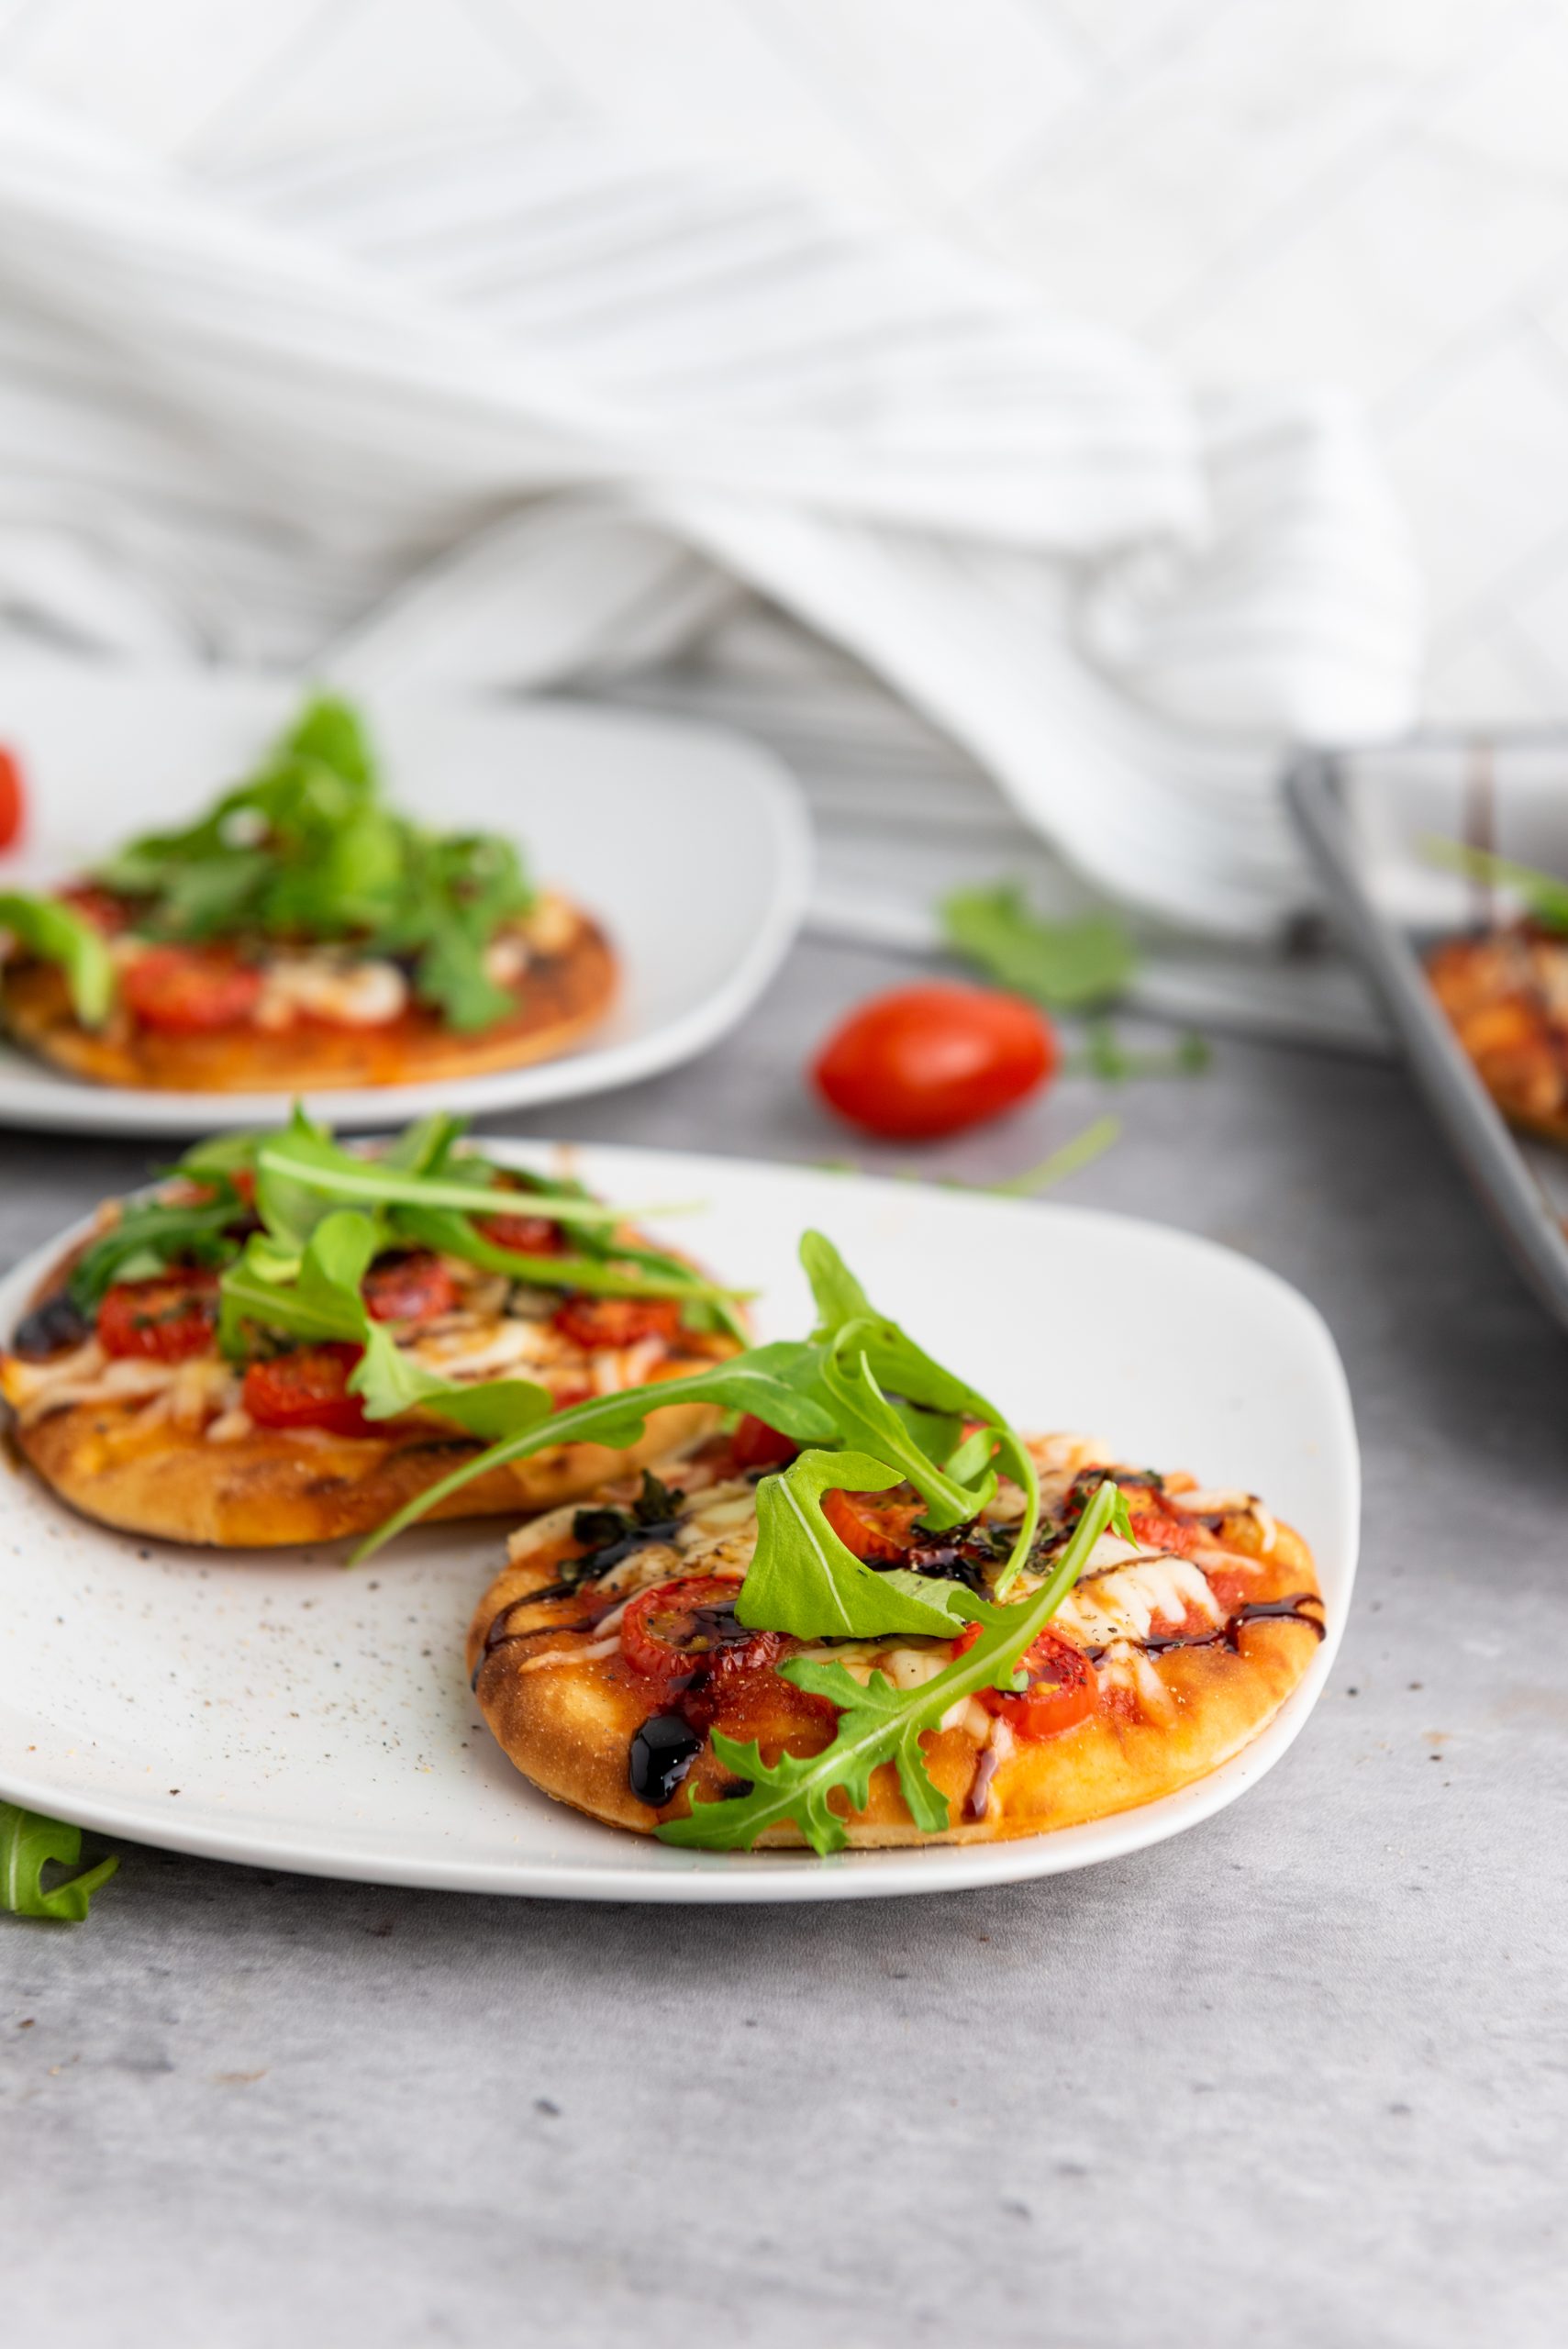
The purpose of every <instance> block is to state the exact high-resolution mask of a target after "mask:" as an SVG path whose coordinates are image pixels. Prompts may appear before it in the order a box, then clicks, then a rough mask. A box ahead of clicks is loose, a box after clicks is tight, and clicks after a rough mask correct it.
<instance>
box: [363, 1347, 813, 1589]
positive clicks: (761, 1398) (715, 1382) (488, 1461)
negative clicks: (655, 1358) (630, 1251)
mask: <svg viewBox="0 0 1568 2349" xmlns="http://www.w3.org/2000/svg"><path fill="white" fill-rule="evenodd" d="M801 1351H802V1349H801V1348H800V1347H798V1346H794V1345H791V1344H789V1343H788V1341H783V1342H781V1343H779V1344H776V1345H772V1346H758V1347H755V1348H754V1349H753V1350H752V1351H751V1353H744V1354H734V1355H732V1356H731V1357H730V1358H729V1360H728V1362H721V1363H715V1364H713V1366H712V1368H711V1369H709V1370H700V1371H694V1372H693V1373H692V1375H690V1376H689V1377H687V1378H657V1379H651V1380H650V1381H649V1383H648V1384H647V1385H646V1386H627V1387H623V1388H622V1389H621V1390H620V1391H619V1392H618V1393H617V1394H615V1395H598V1396H595V1397H594V1399H593V1400H592V1401H591V1402H588V1403H577V1404H574V1405H573V1408H572V1409H571V1410H569V1411H557V1412H556V1413H555V1414H554V1415H553V1416H552V1418H551V1419H550V1421H549V1422H548V1424H546V1425H541V1426H539V1427H535V1428H529V1429H525V1430H524V1431H523V1432H522V1433H521V1434H519V1435H516V1436H511V1437H508V1438H507V1439H506V1441H505V1442H499V1443H493V1444H492V1445H491V1446H490V1448H489V1450H488V1451H487V1452H482V1453H477V1454H476V1455H475V1457H474V1458H473V1459H472V1460H466V1461H464V1462H463V1463H462V1464H461V1466H459V1467H457V1468H454V1469H453V1470H452V1472H451V1474H450V1475H449V1476H443V1477H442V1479H441V1481H440V1483H439V1485H432V1486H429V1487H428V1490H427V1491H425V1492H422V1493H417V1494H416V1495H415V1497H414V1498H413V1499H412V1500H410V1501H407V1502H406V1503H405V1505H404V1506H403V1508H400V1509H399V1510H397V1512H396V1514H395V1516H392V1517H389V1518H388V1519H387V1520H386V1522H385V1524H384V1525H380V1526H378V1527H377V1528H376V1530H375V1531H374V1532H373V1534H371V1535H370V1536H369V1537H368V1538H367V1539H366V1540H365V1541H364V1542H361V1544H360V1546H359V1548H358V1549H357V1550H356V1551H355V1552H354V1555H353V1564H355V1565H358V1564H360V1563H361V1561H362V1560H363V1559H366V1558H373V1557H374V1555H375V1554H376V1552H377V1551H378V1550H382V1549H384V1548H385V1546H386V1544H387V1542H391V1541H392V1540H394V1539H395V1536H396V1535H397V1534H399V1533H402V1532H404V1531H406V1529H407V1527H409V1526H410V1525H414V1524H417V1521H418V1520H419V1519H420V1518H422V1517H424V1516H425V1515H426V1514H427V1513H428V1511H429V1510H430V1509H432V1508H435V1507H436V1506H437V1504H438V1503H439V1502H440V1501H444V1500H445V1499H446V1498H447V1497H448V1496H449V1494H451V1493H457V1492H461V1491H462V1487H463V1486H465V1485H468V1484H472V1483H473V1479H474V1478H475V1477H476V1476H482V1475H486V1474H487V1473H488V1472H489V1470H491V1469H492V1468H501V1467H505V1466H506V1464H508V1463H509V1462H511V1461H514V1460H525V1459H527V1458H528V1454H529V1453H534V1452H542V1451H546V1450H548V1449H550V1447H552V1446H553V1445H555V1444H558V1443H603V1444H608V1445H609V1446H610V1447H611V1448H612V1449H613V1450H616V1451H624V1450H625V1448H626V1447H627V1446H628V1444H633V1443H636V1442H639V1439H640V1438H641V1436H642V1434H643V1432H644V1431H645V1430H646V1428H647V1425H648V1421H649V1419H650V1418H651V1415H652V1414H653V1412H655V1411H659V1410H662V1409H663V1408H664V1406H665V1405H666V1404H668V1403H717V1404H718V1405H719V1406H720V1408H723V1409H725V1410H728V1411H751V1412H753V1413H754V1414H755V1416H756V1417H757V1418H758V1419H765V1420H766V1421H767V1424H768V1425H769V1427H773V1428H778V1429H780V1430H781V1431H783V1433H784V1434H785V1435H788V1436H793V1437H794V1439H795V1442H797V1443H804V1444H817V1443H830V1442H832V1440H833V1421H832V1418H831V1416H830V1414H829V1413H828V1411H827V1410H825V1409H824V1408H823V1407H822V1405H821V1404H820V1403H818V1402H817V1401H816V1400H815V1398H814V1397H812V1396H810V1395H809V1394H808V1393H806V1392H805V1391H804V1389H803V1386H801V1384H800V1383H798V1380H797V1378H796V1376H795V1375H792V1374H795V1372H796V1371H797V1369H798V1362H797V1357H798V1356H799V1354H800V1353H801Z"/></svg>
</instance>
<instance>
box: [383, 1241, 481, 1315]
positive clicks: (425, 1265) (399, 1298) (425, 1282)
mask: <svg viewBox="0 0 1568 2349" xmlns="http://www.w3.org/2000/svg"><path fill="white" fill-rule="evenodd" d="M360 1293H361V1296H362V1297H363V1298H364V1300H365V1310H366V1311H367V1313H368V1314H369V1315H370V1318H371V1319H372V1320H373V1321H434V1320H435V1319H436V1318H437V1316H438V1315H439V1314H441V1313H450V1311H451V1309H452V1307H453V1306H454V1305H455V1304H456V1303H457V1283H456V1281H455V1280H453V1278H452V1276H451V1274H450V1272H449V1270H448V1269H447V1267H446V1265H445V1264H442V1262H441V1260H440V1258H439V1256H437V1255H433V1254H432V1253H431V1252H430V1251H429V1250H428V1248H411V1249H409V1250H407V1251H406V1252H405V1253H403V1254H399V1255H393V1256H384V1257H382V1258H381V1260H380V1262H379V1263H377V1264H373V1265H372V1266H371V1268H370V1270H369V1272H368V1273H367V1274H366V1275H365V1276H364V1280H363V1282H362V1283H361V1292H360Z"/></svg>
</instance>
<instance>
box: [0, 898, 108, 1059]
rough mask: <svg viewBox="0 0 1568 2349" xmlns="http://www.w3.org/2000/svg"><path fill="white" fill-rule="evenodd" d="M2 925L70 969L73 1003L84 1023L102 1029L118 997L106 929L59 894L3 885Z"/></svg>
mask: <svg viewBox="0 0 1568 2349" xmlns="http://www.w3.org/2000/svg"><path fill="white" fill-rule="evenodd" d="M0 930H9V932H10V933H11V936H12V937H13V938H14V939H15V940H16V941H17V945H18V946H21V947H24V948H25V949H26V950H27V952H28V953H29V954H36V955H38V957H39V960H40V961H42V962H45V963H59V964H60V967H61V970H62V971H63V972H64V974H65V984H66V986H67V987H68V988H69V990H70V994H71V1008H72V1011H74V1013H75V1014H76V1017H77V1019H79V1020H80V1021H81V1022H82V1025H83V1028H101V1027H102V1026H103V1024H104V1022H105V1020H106V1019H107V1018H108V1016H109V1008H110V1006H111V1005H112V1004H113V1002H114V999H115V966H114V963H113V961H112V960H111V959H110V955H109V950H108V947H107V946H106V943H105V941H104V935H103V932H102V931H101V930H97V929H95V927H94V925H93V923H92V922H90V921H88V920H87V919H86V918H85V917H84V916H83V915H82V914H79V913H77V912H76V911H75V910H74V908H73V907H71V906H68V905H66V904H65V902H64V900H63V899H62V898H60V897H36V896H28V894H27V892H26V891H24V890H20V889H0Z"/></svg>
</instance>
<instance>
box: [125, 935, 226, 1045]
mask: <svg viewBox="0 0 1568 2349" xmlns="http://www.w3.org/2000/svg"><path fill="white" fill-rule="evenodd" d="M120 992H121V994H122V996H124V999H125V1004H126V1008H127V1009H128V1011H129V1012H130V1014H131V1016H132V1018H133V1019H139V1020H140V1022H141V1024H142V1026H143V1027H144V1028H158V1029H161V1030H165V1031H166V1032H167V1033H169V1034H171V1035H192V1034H195V1033H197V1032H199V1031H201V1030H206V1029H214V1028H240V1027H243V1026H244V1024H245V1022H246V1020H248V1019H250V1015H251V1013H252V1012H253V1011H254V1010H255V1008H256V1004H257V1000H258V998H259V996H260V995H261V973H260V972H259V971H253V970H251V969H250V966H249V964H247V963H236V962H235V961H234V960H233V959H232V957H230V956H228V955H227V954H217V953H206V952H202V951H201V950H200V949H199V948H196V947H192V946H154V947H151V948H150V949H149V951H148V952H147V953H145V954H139V955H138V957H137V959H136V961H135V962H134V963H128V965H127V967H126V970H125V972H124V973H123V974H122V976H121V979H120Z"/></svg>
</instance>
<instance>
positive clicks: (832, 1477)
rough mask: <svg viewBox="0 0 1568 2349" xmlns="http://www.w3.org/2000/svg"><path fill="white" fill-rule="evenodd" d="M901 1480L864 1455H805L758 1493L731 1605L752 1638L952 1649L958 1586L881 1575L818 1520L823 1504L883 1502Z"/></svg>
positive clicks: (897, 1574) (823, 1520)
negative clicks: (905, 1641)
mask: <svg viewBox="0 0 1568 2349" xmlns="http://www.w3.org/2000/svg"><path fill="white" fill-rule="evenodd" d="M900 1481H901V1480H900V1475H899V1472H898V1470H897V1469H896V1468H890V1467H889V1466H888V1465H887V1464H886V1463H885V1462H884V1461H881V1460H873V1458H872V1457H871V1456H870V1455H869V1453H863V1452H803V1453H801V1455H800V1457H799V1459H798V1460H795V1461H794V1462H792V1464H790V1466H789V1467H787V1468H784V1469H782V1470H781V1471H780V1472H779V1474H778V1475H775V1476H767V1477H764V1478H763V1480H762V1483H761V1484H760V1485H759V1486H758V1487H757V1550H756V1555H755V1557H754V1558H753V1560H752V1562H751V1571H750V1573H749V1574H748V1575H747V1576H746V1580H745V1582H744V1583H743V1584H742V1586H741V1589H740V1597H739V1598H738V1599H737V1600H736V1602H735V1612H736V1616H737V1618H738V1619H739V1620H740V1622H742V1623H745V1624H747V1625H748V1626H749V1627H750V1628H751V1629H752V1630H754V1631H760V1630H766V1631H793V1632H795V1634H796V1636H797V1637H798V1638H801V1639H806V1640H809V1639H820V1638H825V1637H836V1638H843V1639H874V1638H876V1637H877V1636H878V1634H879V1633H881V1632H884V1631H886V1632H895V1631H897V1632H905V1633H914V1634H915V1635H916V1636H917V1637H918V1636H921V1635H924V1636H926V1637H928V1638H930V1637H935V1638H938V1639H943V1638H946V1639H951V1637H952V1634H953V1632H954V1631H956V1630H957V1629H958V1628H959V1626H958V1623H957V1621H956V1620H955V1619H954V1617H953V1614H952V1600H953V1598H954V1596H955V1594H956V1593H957V1591H958V1588H959V1586H958V1585H957V1584H956V1583H951V1582H941V1581H932V1580H929V1579H927V1578H926V1577H924V1576H922V1575H917V1574H907V1573H900V1572H897V1571H895V1572H894V1573H892V1574H886V1573H879V1572H878V1571H877V1570H876V1568H875V1567H873V1566H868V1565H866V1564H863V1563H862V1560H861V1559H859V1558H857V1557H856V1556H855V1554H854V1553H853V1552H852V1551H851V1550H848V1549H846V1548H845V1546H844V1544H843V1542H840V1539H839V1537H838V1535H837V1534H836V1533H835V1532H834V1531H833V1529H832V1527H831V1526H830V1525H829V1524H828V1520H827V1519H826V1518H825V1517H824V1516H823V1514H822V1498H823V1496H824V1494H826V1493H828V1492H829V1491H833V1490H836V1489H841V1490H843V1491H845V1492H851V1493H881V1492H885V1491H886V1490H887V1488H888V1486H890V1485H896V1484H898V1483H899V1482H900Z"/></svg>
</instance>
